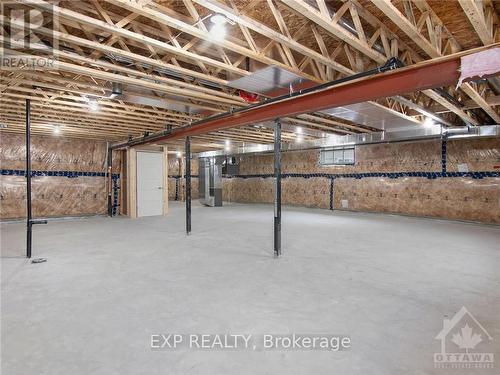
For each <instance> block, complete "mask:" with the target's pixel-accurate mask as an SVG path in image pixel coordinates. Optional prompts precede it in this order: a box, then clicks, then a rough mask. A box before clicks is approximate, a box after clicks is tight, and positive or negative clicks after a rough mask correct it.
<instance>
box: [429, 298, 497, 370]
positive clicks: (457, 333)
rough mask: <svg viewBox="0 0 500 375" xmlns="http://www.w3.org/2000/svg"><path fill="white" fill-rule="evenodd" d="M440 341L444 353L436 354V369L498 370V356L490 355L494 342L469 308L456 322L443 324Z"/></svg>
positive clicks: (453, 320)
mask: <svg viewBox="0 0 500 375" xmlns="http://www.w3.org/2000/svg"><path fill="white" fill-rule="evenodd" d="M436 340H441V352H440V353H434V367H435V368H455V369H460V368H464V369H479V368H493V367H494V363H493V362H494V354H493V353H492V352H490V349H491V348H490V345H491V342H492V341H493V338H492V337H491V336H490V335H489V333H488V332H487V331H486V329H485V328H484V327H483V326H482V325H481V323H479V322H478V321H477V319H476V318H474V316H473V315H472V314H471V313H470V312H469V311H468V310H467V309H466V308H465V307H462V308H461V309H460V311H458V312H457V313H456V314H455V315H454V316H453V318H451V319H446V318H445V319H444V320H443V329H442V330H441V332H439V333H438V335H437V336H436Z"/></svg>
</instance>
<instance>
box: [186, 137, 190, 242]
mask: <svg viewBox="0 0 500 375" xmlns="http://www.w3.org/2000/svg"><path fill="white" fill-rule="evenodd" d="M185 155H186V233H187V234H190V233H191V139H190V137H186V146H185Z"/></svg>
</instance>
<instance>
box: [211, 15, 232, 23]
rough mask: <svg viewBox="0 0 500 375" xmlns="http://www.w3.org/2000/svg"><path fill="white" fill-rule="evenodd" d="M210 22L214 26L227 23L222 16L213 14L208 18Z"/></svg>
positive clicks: (225, 18)
mask: <svg viewBox="0 0 500 375" xmlns="http://www.w3.org/2000/svg"><path fill="white" fill-rule="evenodd" d="M210 22H212V23H213V24H214V25H224V24H225V23H226V22H228V19H227V17H226V16H225V15H223V14H220V13H215V14H214V15H212V16H211V17H210Z"/></svg>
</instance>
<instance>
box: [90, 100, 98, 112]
mask: <svg viewBox="0 0 500 375" xmlns="http://www.w3.org/2000/svg"><path fill="white" fill-rule="evenodd" d="M88 103H89V109H90V110H91V111H97V110H99V103H98V102H97V100H96V99H89V101H88Z"/></svg>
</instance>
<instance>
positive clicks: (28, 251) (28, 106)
mask: <svg viewBox="0 0 500 375" xmlns="http://www.w3.org/2000/svg"><path fill="white" fill-rule="evenodd" d="M30 126H31V103H30V100H29V99H26V257H27V258H31V229H32V226H33V223H32V221H31V150H30V148H31V139H30V135H31V132H30V130H31V129H30Z"/></svg>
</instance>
